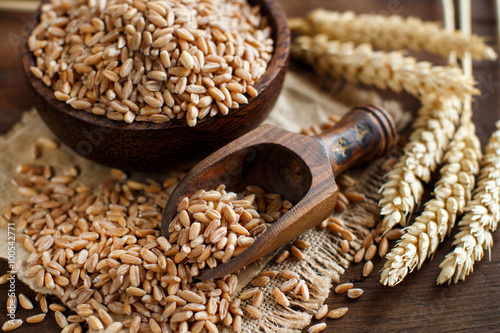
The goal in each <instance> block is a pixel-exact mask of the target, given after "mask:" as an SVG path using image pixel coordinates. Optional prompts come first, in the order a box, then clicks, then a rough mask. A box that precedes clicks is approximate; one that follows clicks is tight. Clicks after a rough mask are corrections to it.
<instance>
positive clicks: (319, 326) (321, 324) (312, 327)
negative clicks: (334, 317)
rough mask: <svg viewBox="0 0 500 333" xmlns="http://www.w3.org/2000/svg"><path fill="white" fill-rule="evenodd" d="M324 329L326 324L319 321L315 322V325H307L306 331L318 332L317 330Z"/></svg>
mask: <svg viewBox="0 0 500 333" xmlns="http://www.w3.org/2000/svg"><path fill="white" fill-rule="evenodd" d="M325 329H326V324H325V323H319V324H315V325H312V326H311V327H309V329H308V330H307V332H308V333H318V332H322V331H324V330H325Z"/></svg>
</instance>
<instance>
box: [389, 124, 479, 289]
mask: <svg viewBox="0 0 500 333" xmlns="http://www.w3.org/2000/svg"><path fill="white" fill-rule="evenodd" d="M480 157H481V144H480V142H479V139H478V137H477V136H476V134H475V127H474V125H473V123H472V122H471V121H470V118H469V117H468V116H467V115H464V117H462V124H461V125H460V127H459V128H458V129H457V131H456V133H455V136H454V137H453V140H452V142H451V144H450V149H449V150H448V152H447V153H446V155H445V157H444V164H445V165H444V166H443V168H442V169H441V171H440V173H441V178H440V179H439V181H438V182H437V183H436V186H435V189H434V196H435V198H434V199H432V200H430V201H429V202H427V203H426V205H425V209H424V211H423V212H422V214H421V215H420V216H418V217H417V218H416V219H415V222H414V223H413V224H412V225H411V226H409V227H407V228H405V234H404V235H403V236H402V237H401V239H400V240H399V241H398V243H397V244H396V246H395V247H394V248H393V249H392V250H391V252H390V253H389V254H387V256H386V258H387V261H386V262H385V264H384V268H383V269H382V272H381V279H380V282H381V283H382V284H385V285H389V286H394V285H396V284H398V283H399V282H401V281H402V280H403V279H404V278H405V276H406V275H407V274H408V273H410V272H411V271H413V270H414V269H415V268H417V269H420V267H421V266H422V264H423V262H424V261H425V259H426V258H428V257H431V256H432V255H433V254H434V253H435V252H436V249H437V247H438V245H439V243H440V242H442V241H443V239H444V238H445V236H446V235H447V234H448V233H449V232H450V231H451V229H452V228H453V226H454V224H455V221H456V219H457V215H459V214H462V213H463V211H464V208H465V205H466V203H467V202H468V201H469V200H470V197H471V193H472V189H473V188H474V181H475V176H476V175H477V173H478V172H479V159H480Z"/></svg>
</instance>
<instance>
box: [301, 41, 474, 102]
mask: <svg viewBox="0 0 500 333" xmlns="http://www.w3.org/2000/svg"><path fill="white" fill-rule="evenodd" d="M292 54H293V55H294V56H295V57H296V58H300V59H303V60H305V61H306V62H307V63H309V64H310V65H311V66H313V68H314V69H315V70H316V71H317V72H318V73H327V74H328V75H330V76H333V77H343V78H345V79H346V80H347V81H349V82H352V83H359V82H361V83H363V84H366V85H371V86H375V87H377V88H379V89H382V90H385V89H391V90H393V91H395V92H398V93H399V92H401V91H403V90H405V91H407V92H408V93H410V94H412V95H414V96H416V97H421V96H422V95H430V94H436V95H441V96H450V95H457V96H463V95H465V94H476V93H478V90H477V89H476V88H474V81H473V79H472V78H469V77H465V76H464V75H463V74H462V71H461V70H460V69H458V68H452V67H442V66H432V65H431V64H430V63H429V62H424V61H422V62H417V60H416V59H415V58H412V57H408V56H404V55H403V53H401V52H396V51H395V52H390V53H386V52H382V51H373V49H372V47H371V46H370V45H368V44H362V45H358V46H356V45H355V44H353V43H342V42H338V41H329V40H328V37H327V36H326V35H316V36H313V37H311V36H299V37H297V38H296V39H295V41H294V43H293V45H292Z"/></svg>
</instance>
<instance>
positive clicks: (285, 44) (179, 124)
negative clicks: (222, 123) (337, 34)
mask: <svg viewBox="0 0 500 333" xmlns="http://www.w3.org/2000/svg"><path fill="white" fill-rule="evenodd" d="M248 1H249V2H250V3H251V4H252V5H260V6H261V13H262V14H263V15H264V16H265V17H267V18H268V24H269V25H271V27H272V36H273V41H274V50H273V56H272V58H271V61H270V62H269V65H268V67H267V69H266V72H265V73H264V75H263V76H262V77H261V78H260V79H259V80H258V81H257V83H256V84H255V86H254V88H255V89H256V90H257V91H258V93H259V94H258V95H257V96H256V97H251V98H249V103H248V104H244V105H242V106H240V107H239V108H238V109H231V110H232V111H230V113H229V114H228V115H220V114H217V115H215V116H213V117H205V118H204V119H202V120H199V121H198V122H197V124H196V126H195V127H194V128H197V129H210V128H213V127H212V125H213V123H214V122H216V121H218V120H220V119H223V118H227V117H228V116H231V117H243V116H245V115H246V114H247V113H248V112H249V111H250V109H251V108H250V105H251V102H252V101H253V100H254V98H258V97H259V96H261V94H262V92H263V91H264V90H266V89H267V88H268V87H269V86H270V85H271V84H272V83H273V82H274V81H275V79H276V78H277V77H278V76H279V75H280V73H281V72H282V71H283V70H286V68H287V62H288V59H289V54H290V40H291V34H290V29H289V27H288V23H287V19H286V14H285V11H284V10H283V7H282V6H281V4H280V3H279V2H278V1H277V0H248ZM47 2H48V0H42V3H41V5H40V7H39V8H38V9H37V11H36V12H35V13H34V15H33V19H34V21H35V22H34V24H33V25H31V26H30V28H29V30H28V31H27V34H26V41H25V42H23V43H21V61H22V65H23V66H22V67H23V71H24V74H25V75H26V77H27V79H28V81H29V84H30V85H31V86H32V88H33V90H34V92H35V93H36V94H38V95H40V97H41V98H42V99H44V101H45V103H47V104H49V105H51V106H52V107H53V109H55V110H57V111H59V112H63V113H65V114H67V115H69V116H71V117H73V118H76V119H78V120H79V121H83V122H86V123H89V124H92V125H95V126H100V127H105V128H108V129H111V130H113V129H120V130H131V131H143V130H165V129H170V128H191V127H189V126H188V125H187V123H186V120H185V119H184V118H182V119H172V120H171V121H168V122H166V123H153V122H142V121H141V122H133V123H131V124H129V123H127V122H125V121H119V120H112V119H109V118H107V117H105V116H99V115H95V114H92V113H89V112H86V111H84V110H77V109H74V108H73V107H71V105H68V104H66V103H64V102H63V101H59V100H58V99H56V98H55V96H54V90H53V89H52V87H49V86H46V85H45V84H44V83H43V82H42V81H41V80H40V79H39V78H37V77H36V76H34V75H33V73H32V72H31V70H30V68H31V66H34V65H35V61H34V56H33V53H32V52H31V51H30V50H29V48H28V46H27V43H28V37H29V36H30V35H31V33H32V31H33V29H34V28H35V27H36V26H37V24H38V19H39V17H40V14H41V6H42V5H43V4H44V3H47Z"/></svg>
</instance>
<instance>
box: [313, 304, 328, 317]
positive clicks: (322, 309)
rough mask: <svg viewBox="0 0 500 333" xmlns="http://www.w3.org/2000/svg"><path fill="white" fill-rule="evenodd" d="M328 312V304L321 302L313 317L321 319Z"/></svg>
mask: <svg viewBox="0 0 500 333" xmlns="http://www.w3.org/2000/svg"><path fill="white" fill-rule="evenodd" d="M327 313H328V305H326V304H323V305H322V306H321V307H320V308H319V309H318V311H316V314H315V315H314V318H316V319H317V320H320V319H323V318H324V317H325V316H326V315H327Z"/></svg>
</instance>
